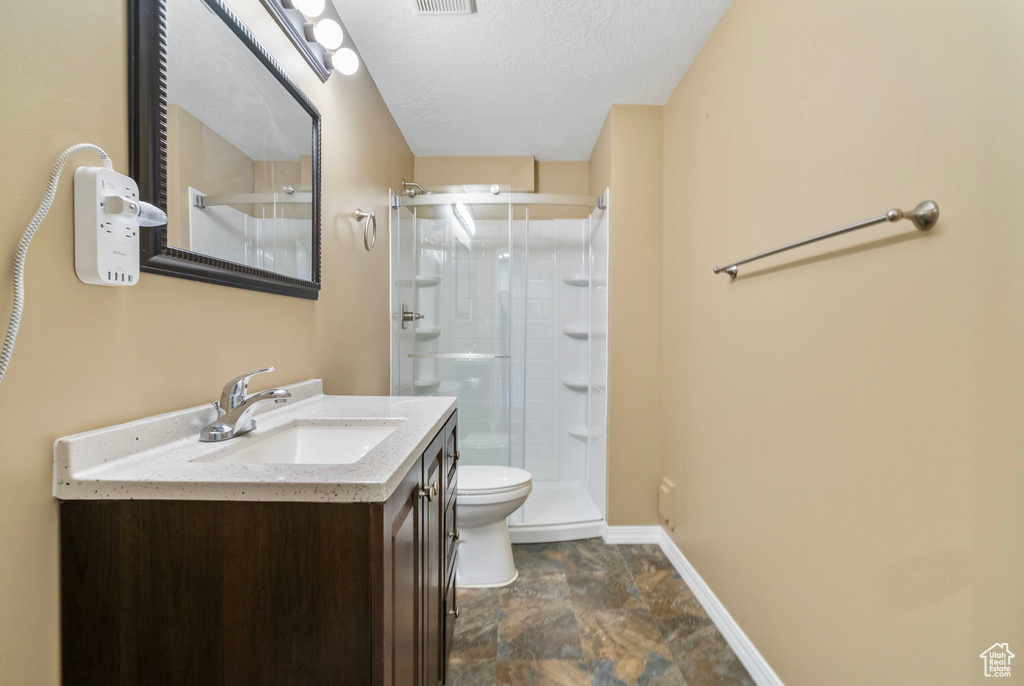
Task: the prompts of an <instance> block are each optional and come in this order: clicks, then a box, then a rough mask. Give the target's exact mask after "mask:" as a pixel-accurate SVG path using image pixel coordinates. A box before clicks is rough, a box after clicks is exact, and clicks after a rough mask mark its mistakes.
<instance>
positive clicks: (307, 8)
mask: <svg viewBox="0 0 1024 686" xmlns="http://www.w3.org/2000/svg"><path fill="white" fill-rule="evenodd" d="M326 1H327V0H284V3H283V4H284V6H285V7H287V8H288V9H293V10H298V11H300V12H302V13H303V14H305V15H306V16H307V17H319V16H320V15H321V14H323V13H324V7H325V6H326Z"/></svg>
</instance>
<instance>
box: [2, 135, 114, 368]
mask: <svg viewBox="0 0 1024 686" xmlns="http://www.w3.org/2000/svg"><path fill="white" fill-rule="evenodd" d="M84 150H92V151H94V152H96V154H98V155H99V156H100V158H101V159H102V160H103V166H104V167H106V168H107V169H113V168H114V163H113V162H111V161H110V156H109V155H107V153H106V152H104V151H103V148H101V147H99V146H98V145H93V144H91V143H79V144H78V145H72V146H71V147H70V148H68V149H67V150H65V151H64V152H62V153H61V154H60V157H58V158H57V161H56V162H55V163H54V165H53V171H51V172H50V183H49V184H48V185H47V186H46V195H44V196H43V202H42V204H40V205H39V209H38V210H36V214H35V216H34V217H32V221H31V222H30V223H29V225H28V228H27V229H25V233H23V234H22V235H21V241H20V242H19V243H18V250H17V252H15V253H14V309H13V310H12V311H11V322H10V324H8V325H7V336H6V337H5V338H4V347H3V350H0V382H2V381H3V380H4V374H6V373H7V365H9V364H10V363H11V355H12V354H13V353H14V339H16V338H17V337H18V326H19V325H20V324H21V315H22V311H23V310H24V307H25V258H26V257H28V246H29V244H30V243H31V242H32V238H33V237H34V236H35V235H36V231H38V230H39V225H40V224H42V223H43V219H45V218H46V213H47V212H49V211H50V206H51V205H53V199H54V197H55V196H56V195H57V182H58V181H60V173H61V172H62V171H64V166H65V165H66V164H67V163H68V160H70V159H71V158H72V157H74V156H75V155H77V154H78V153H80V152H82V151H84Z"/></svg>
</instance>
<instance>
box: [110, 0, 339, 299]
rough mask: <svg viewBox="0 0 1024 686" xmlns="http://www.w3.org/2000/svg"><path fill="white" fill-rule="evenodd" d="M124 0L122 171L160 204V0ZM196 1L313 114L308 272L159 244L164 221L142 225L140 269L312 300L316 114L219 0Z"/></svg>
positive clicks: (163, 9)
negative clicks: (125, 162) (125, 141)
mask: <svg viewBox="0 0 1024 686" xmlns="http://www.w3.org/2000/svg"><path fill="white" fill-rule="evenodd" d="M168 1H171V2H173V1H174V0H129V3H128V113H129V115H128V138H129V153H130V173H131V175H132V177H133V178H134V179H135V180H136V181H137V182H138V184H139V196H140V198H141V199H142V200H144V201H146V202H149V203H152V204H154V205H156V206H157V207H159V208H160V209H162V210H164V211H165V212H166V211H167V173H166V170H167V20H166V18H167V2H168ZM200 1H202V2H204V3H205V4H206V5H207V6H208V7H209V8H210V9H211V10H213V12H214V14H216V15H217V16H218V17H219V18H220V19H221V20H223V21H224V23H225V24H226V25H227V26H228V28H230V29H231V30H232V31H233V32H234V34H235V35H236V36H238V38H239V39H240V40H241V41H242V42H243V43H244V44H245V45H246V47H248V48H249V50H251V51H252V53H253V54H254V55H255V56H256V58H257V59H259V61H260V62H261V63H262V64H263V66H265V67H266V68H267V70H268V71H270V73H271V74H273V75H274V76H276V77H277V80H278V81H279V82H280V83H281V85H282V86H284V87H285V89H286V90H288V92H289V93H291V95H292V96H294V98H295V100H296V101H297V102H298V103H299V105H300V106H302V108H303V109H305V110H306V111H307V112H308V113H309V115H310V117H312V120H313V149H312V152H313V155H312V157H313V159H312V164H313V222H312V224H313V226H312V230H313V242H312V245H313V249H312V260H313V264H312V270H311V271H310V274H311V276H312V279H310V280H309V281H306V280H304V279H297V278H294V277H291V276H287V275H285V274H278V273H276V272H272V271H269V270H266V269H258V268H256V267H250V266H247V265H244V264H238V263H237V262H229V261H227V260H222V259H219V258H216V257H213V256H212V255H204V254H202V253H198V252H192V251H190V250H185V249H183V248H176V247H174V246H170V245H168V244H167V226H166V225H165V226H157V227H151V228H143V229H142V231H141V236H140V239H141V240H140V245H139V249H140V252H141V254H140V263H141V264H140V267H141V270H142V271H144V272H149V273H152V274H163V275H165V276H174V277H178V278H182V279H191V280H193V281H203V282H206V283H215V284H219V285H222V286H234V287H235V288H246V289H249V290H254V291H263V292H265V293H277V294H280V295H289V296H295V297H299V298H308V299H311V300H316V299H317V298H318V297H319V293H320V251H321V249H320V207H321V201H320V113H319V111H317V109H316V107H315V106H314V105H313V103H312V102H310V100H309V98H307V97H306V95H305V93H303V92H302V91H301V90H299V87H298V86H296V85H295V83H294V82H293V81H292V80H291V79H290V78H288V76H287V75H286V74H285V73H284V70H283V69H281V66H280V65H279V64H278V63H277V60H275V59H274V58H273V57H272V56H271V55H270V53H268V52H267V51H266V50H265V49H264V48H263V46H262V45H260V43H259V41H257V40H256V38H255V37H254V36H253V35H252V33H251V32H250V31H249V28H248V27H247V26H246V25H245V24H243V23H242V21H241V20H240V19H239V18H238V17H237V16H235V14H234V12H232V11H231V9H230V8H229V7H228V6H227V5H226V4H224V2H223V0H200Z"/></svg>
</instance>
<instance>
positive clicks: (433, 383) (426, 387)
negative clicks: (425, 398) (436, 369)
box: [412, 379, 441, 391]
mask: <svg viewBox="0 0 1024 686" xmlns="http://www.w3.org/2000/svg"><path fill="white" fill-rule="evenodd" d="M412 385H413V387H414V388H415V389H416V390H417V391H436V390H437V387H438V386H440V385H441V379H416V380H415V381H413V382H412Z"/></svg>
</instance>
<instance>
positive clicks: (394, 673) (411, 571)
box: [378, 463, 424, 686]
mask: <svg viewBox="0 0 1024 686" xmlns="http://www.w3.org/2000/svg"><path fill="white" fill-rule="evenodd" d="M421 483H422V474H421V468H420V464H419V463H417V465H416V466H414V467H413V468H412V469H411V470H409V474H408V475H406V477H405V479H404V480H403V481H402V484H401V485H400V486H399V487H398V490H397V491H395V493H394V494H393V495H392V496H391V498H390V499H388V501H387V503H385V504H384V513H383V522H384V537H383V548H384V550H383V559H382V562H383V569H382V570H381V572H382V574H381V576H382V577H383V579H384V593H383V598H382V600H383V607H382V608H381V614H382V616H383V621H382V622H380V624H379V626H380V628H381V630H382V632H381V633H382V635H379V636H380V638H379V639H378V641H379V642H380V645H381V657H382V661H383V665H382V673H383V679H382V683H383V684H385V685H386V686H409V685H410V684H421V683H423V652H422V647H421V645H422V643H421V632H422V628H421V622H422V616H423V615H422V612H423V600H424V597H423V553H422V535H423V527H422V516H423V506H422V504H421V500H422V498H421V495H420V493H421Z"/></svg>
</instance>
